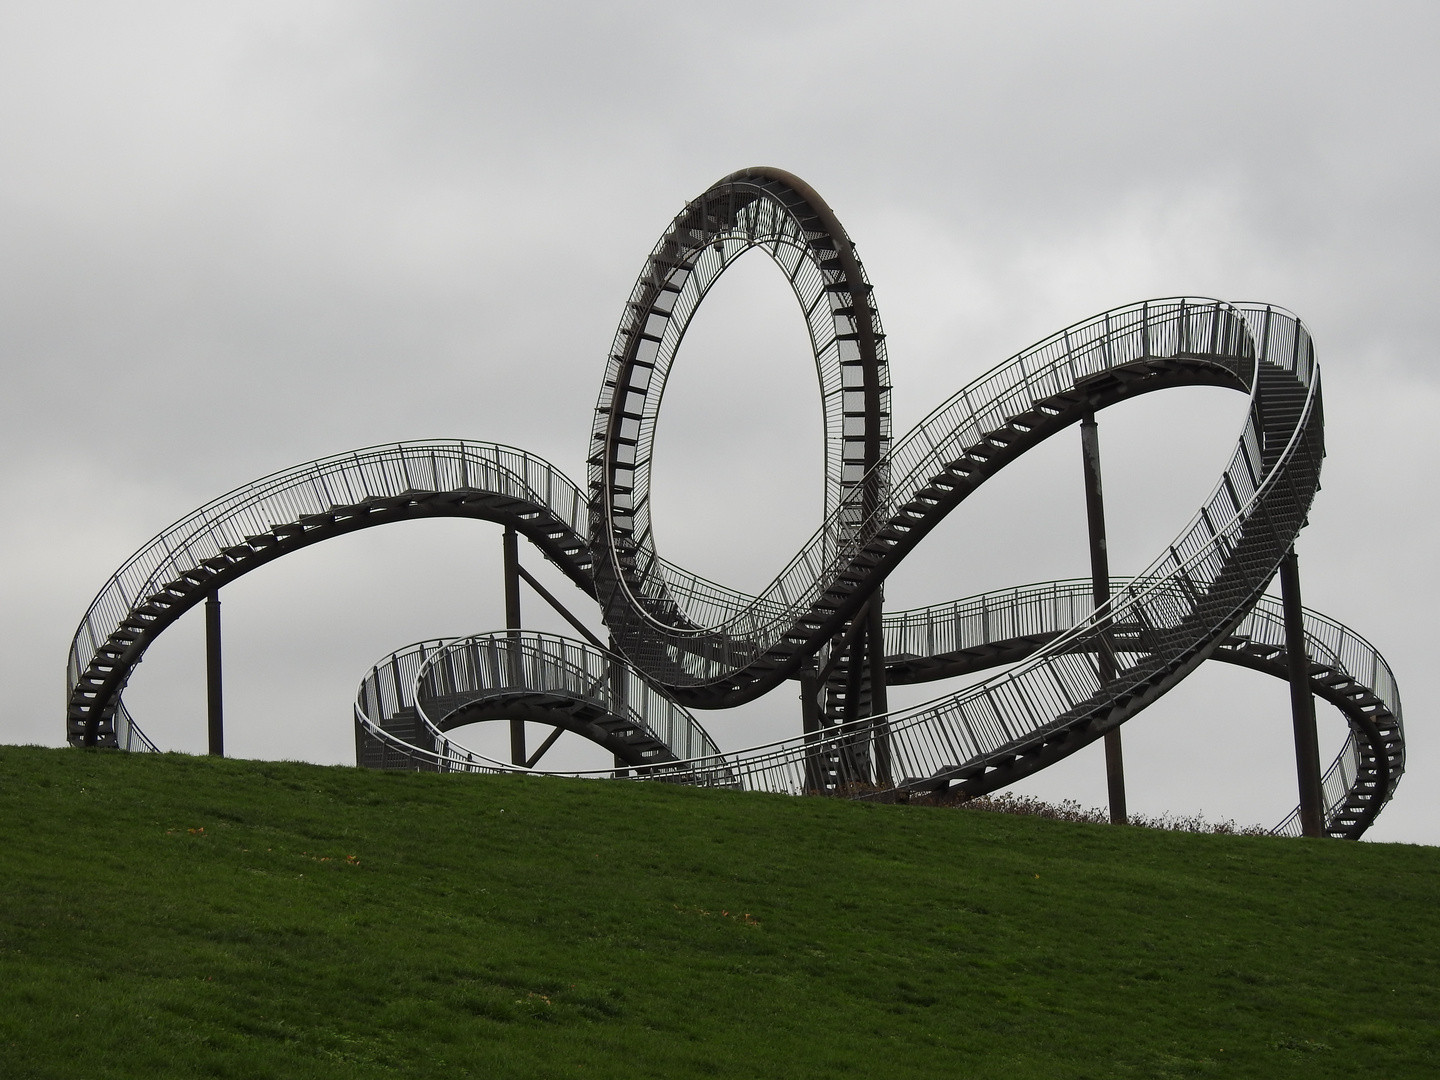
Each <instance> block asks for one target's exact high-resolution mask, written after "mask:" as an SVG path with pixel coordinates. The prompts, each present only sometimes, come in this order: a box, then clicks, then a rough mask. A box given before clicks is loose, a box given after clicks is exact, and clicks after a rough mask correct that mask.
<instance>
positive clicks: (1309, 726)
mask: <svg viewBox="0 0 1440 1080" xmlns="http://www.w3.org/2000/svg"><path fill="white" fill-rule="evenodd" d="M1280 600H1281V603H1282V604H1283V605H1284V609H1285V654H1286V659H1287V662H1288V664H1289V668H1290V719H1291V721H1292V722H1293V724H1294V727H1295V773H1296V779H1297V781H1298V782H1299V785H1300V831H1301V832H1302V833H1303V834H1304V835H1305V836H1324V835H1325V800H1324V796H1323V793H1322V792H1321V788H1320V739H1319V736H1318V735H1317V734H1316V731H1315V696H1314V695H1313V694H1312V693H1311V691H1310V650H1309V649H1308V648H1307V647H1306V645H1305V609H1304V608H1303V607H1302V606H1301V603H1300V559H1299V556H1297V555H1296V554H1295V549H1294V548H1293V547H1292V548H1291V549H1290V551H1289V552H1288V553H1287V554H1286V556H1285V559H1284V561H1283V562H1281V564H1280Z"/></svg>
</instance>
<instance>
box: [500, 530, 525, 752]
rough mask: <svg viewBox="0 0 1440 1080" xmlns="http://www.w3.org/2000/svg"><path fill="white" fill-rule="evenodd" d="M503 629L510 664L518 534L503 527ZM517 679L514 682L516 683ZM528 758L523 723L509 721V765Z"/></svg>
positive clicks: (515, 627)
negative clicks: (506, 638)
mask: <svg viewBox="0 0 1440 1080" xmlns="http://www.w3.org/2000/svg"><path fill="white" fill-rule="evenodd" d="M504 543H505V629H506V630H510V631H514V632H513V633H511V634H510V635H509V636H510V639H511V641H512V642H514V643H515V644H514V645H512V647H511V648H512V652H511V662H512V663H516V662H518V660H519V658H520V657H519V652H518V650H517V649H516V646H518V644H519V640H520V634H519V630H520V534H519V533H517V532H516V531H515V530H514V529H512V528H511V527H510V526H508V525H507V526H505V539H504ZM517 674H518V673H517ZM518 681H519V680H518V679H517V680H516V682H517V683H518ZM528 760H529V756H528V755H527V754H526V753H525V721H524V720H511V721H510V764H512V765H518V766H520V767H521V768H522V769H523V768H524V767H525V763H526V761H528Z"/></svg>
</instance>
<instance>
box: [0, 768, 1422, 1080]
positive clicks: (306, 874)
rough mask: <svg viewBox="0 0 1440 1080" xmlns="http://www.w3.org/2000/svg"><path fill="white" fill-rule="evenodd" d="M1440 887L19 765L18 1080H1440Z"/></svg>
mask: <svg viewBox="0 0 1440 1080" xmlns="http://www.w3.org/2000/svg"><path fill="white" fill-rule="evenodd" d="M1437 899H1440V850H1436V849H1430V848H1419V847H1406V846H1397V845H1371V844H1346V843H1340V842H1336V841H1295V840H1274V839H1269V838H1256V837H1230V836H1207V835H1190V834H1177V833H1162V832H1154V831H1149V830H1140V829H1120V828H1111V827H1107V826H1094V825H1070V824H1064V823H1058V822H1051V821H1042V820H1037V819H1030V818H1020V817H1012V816H1005V815H999V814H982V813H975V812H967V811H959V810H941V809H923V808H918V807H905V806H875V805H860V804H853V803H843V802H836V801H829V800H818V799H787V798H783V797H775V796H758V795H740V794H733V793H726V792H706V791H696V790H690V789H682V788H672V787H664V786H660V785H639V784H631V783H605V782H596V781H561V780H546V779H538V778H529V777H473V776H433V775H416V774H395V773H372V772H361V771H358V770H355V769H346V768H322V767H318V766H310V765H300V764H292V763H269V762H249V761H219V760H212V759H207V758H193V757H184V756H178V755H165V756H142V755H123V754H118V753H109V752H84V751H77V750H47V749H39V748H32V747H0V1075H3V1076H5V1077H7V1078H20V1077H47V1078H48V1077H75V1076H85V1077H131V1076H134V1077H142V1076H143V1077H156V1076H225V1077H245V1078H254V1077H266V1076H274V1077H311V1076H314V1077H346V1078H366V1077H379V1076H402V1077H431V1076H434V1077H447V1078H453V1077H456V1076H466V1075H473V1076H486V1077H506V1078H509V1077H562V1076H563V1077H570V1076H574V1077H627V1078H628V1077H688V1076H700V1077H706V1076H720V1077H747V1078H748V1077H786V1078H791V1077H794V1078H800V1077H840V1076H851V1075H853V1076H867V1077H872V1076H874V1077H887V1078H889V1077H926V1078H931V1080H933V1078H935V1077H970V1076H974V1077H1002V1076H1003V1077H1006V1078H1016V1077H1110V1076H1119V1077H1127V1076H1136V1077H1168V1076H1175V1077H1182V1076H1210V1075H1213V1076H1226V1077H1248V1076H1255V1077H1260V1076H1265V1077H1274V1076H1305V1077H1331V1076H1333V1077H1341V1076H1344V1077H1353V1076H1354V1075H1356V1074H1357V1072H1359V1071H1360V1070H1361V1069H1363V1070H1365V1071H1366V1072H1367V1073H1369V1074H1371V1075H1378V1076H1386V1077H1404V1076H1434V1075H1436V1074H1437V1072H1440V990H1437V986H1440V905H1437Z"/></svg>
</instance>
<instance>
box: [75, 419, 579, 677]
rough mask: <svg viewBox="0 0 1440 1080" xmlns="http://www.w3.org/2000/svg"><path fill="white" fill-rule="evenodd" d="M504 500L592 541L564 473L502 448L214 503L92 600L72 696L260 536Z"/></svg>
mask: <svg viewBox="0 0 1440 1080" xmlns="http://www.w3.org/2000/svg"><path fill="white" fill-rule="evenodd" d="M473 492H485V493H492V494H497V495H504V496H507V497H509V498H513V499H515V500H517V501H518V502H521V503H529V504H531V505H534V506H535V507H536V508H537V509H544V510H547V511H548V512H549V513H550V514H552V515H554V517H555V518H557V519H558V520H559V521H560V522H561V523H562V524H564V525H565V526H566V527H567V528H568V529H569V530H570V531H571V532H572V533H573V534H575V536H576V537H577V538H579V539H581V540H582V541H583V540H584V539H585V538H586V537H587V535H588V520H587V512H586V503H585V499H584V497H583V496H582V495H581V493H580V491H579V489H578V488H577V487H576V486H575V484H574V483H573V482H572V481H571V480H570V479H569V478H568V477H567V476H565V474H564V473H562V472H560V471H559V470H558V469H556V468H555V467H554V466H552V465H550V464H549V463H548V462H546V461H545V460H544V459H542V458H539V457H536V456H535V455H534V454H530V453H527V452H526V451H523V450H517V449H515V448H514V447H509V446H501V445H499V444H496V443H484V442H474V441H467V440H430V441H424V442H409V443H390V444H385V445H381V446H374V447H368V448H365V449H361V450H355V451H352V452H350V453H346V454H338V455H335V456H333V457H328V458H322V459H320V460H318V461H313V462H308V463H306V464H305V465H301V466H299V467H297V468H293V469H286V470H284V471H281V472H278V473H274V474H272V475H270V476H267V477H264V478H262V479H260V480H257V481H255V482H253V483H250V484H246V485H244V486H243V487H240V488H236V489H235V490H234V491H231V492H229V493H228V494H225V495H222V496H221V497H220V498H218V499H215V500H214V501H212V502H209V503H207V504H205V505H204V506H202V507H200V508H199V509H198V510H196V511H194V512H193V513H190V514H187V515H186V516H185V517H183V518H181V519H180V520H179V521H177V522H175V523H174V524H173V525H170V526H169V527H168V528H166V529H164V530H162V531H161V532H160V533H159V534H158V535H156V536H155V537H154V538H153V539H151V540H150V541H149V542H148V543H147V544H145V545H144V546H143V547H142V548H141V549H140V550H139V551H137V552H136V553H135V554H134V555H132V556H130V558H129V559H127V560H126V561H125V562H124V564H123V565H122V566H121V567H120V569H119V570H117V571H116V572H115V573H114V574H113V575H112V576H111V577H110V579H109V580H108V581H107V582H106V583H105V584H104V586H102V588H101V589H100V592H99V593H98V594H97V595H96V597H95V599H94V600H93V601H91V603H90V606H89V608H88V609H87V610H86V612H85V616H84V618H83V619H82V620H81V622H80V626H79V628H78V629H77V630H76V632H75V637H74V639H73V640H72V642H71V647H70V655H69V661H68V664H67V668H66V680H67V686H66V689H67V694H70V693H73V692H74V690H75V688H76V685H77V683H78V682H79V680H80V677H81V674H82V673H83V672H85V671H86V670H87V668H88V667H89V666H90V664H91V663H92V661H94V660H95V657H96V655H97V653H98V651H99V649H100V646H101V645H102V644H103V643H105V642H106V641H107V640H109V639H110V637H111V635H112V634H115V633H116V632H117V631H119V630H120V629H121V627H122V625H123V624H124V623H125V621H126V620H127V619H129V618H130V617H131V616H132V614H133V613H134V612H135V610H136V609H137V608H139V607H141V606H142V605H144V604H145V603H146V602H147V601H148V600H149V599H150V598H151V597H153V596H156V595H157V594H159V593H161V592H163V590H164V588H165V586H166V585H167V584H169V583H170V582H174V581H177V580H180V579H182V578H183V577H184V575H185V574H186V573H187V572H188V571H193V570H195V569H196V568H199V567H203V566H204V565H205V564H206V560H216V559H223V557H224V553H225V552H226V550H227V549H233V548H236V547H240V546H242V545H246V544H247V543H248V542H249V539H250V538H251V537H256V536H266V535H272V536H273V535H274V530H276V529H277V528H283V527H288V526H296V525H298V524H302V523H304V522H305V521H306V519H307V518H311V517H316V516H321V515H326V514H334V513H336V512H338V511H348V510H351V509H353V508H356V507H364V506H366V505H367V504H374V503H376V502H380V501H383V500H387V499H402V498H411V497H416V496H424V495H434V494H440V493H473Z"/></svg>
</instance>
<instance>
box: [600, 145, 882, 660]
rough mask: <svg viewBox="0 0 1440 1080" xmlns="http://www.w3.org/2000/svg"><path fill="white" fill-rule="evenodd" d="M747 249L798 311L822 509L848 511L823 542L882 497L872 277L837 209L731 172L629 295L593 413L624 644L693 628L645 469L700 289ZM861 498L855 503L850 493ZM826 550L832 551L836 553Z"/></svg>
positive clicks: (673, 231)
mask: <svg viewBox="0 0 1440 1080" xmlns="http://www.w3.org/2000/svg"><path fill="white" fill-rule="evenodd" d="M751 249H759V250H761V251H764V252H765V253H766V254H767V255H769V256H770V257H771V258H772V259H773V260H774V261H775V263H776V264H777V265H778V266H779V267H780V269H781V270H782V271H783V272H784V273H785V276H786V278H787V279H788V280H789V282H790V285H791V288H792V289H793V290H794V293H795V298H796V300H797V301H798V302H799V304H800V307H801V310H802V312H803V313H804V315H805V319H806V326H807V329H808V332H809V336H810V344H811V350H812V353H813V355H814V359H815V369H816V374H817V376H818V379H819V383H820V395H821V401H822V403H823V407H824V424H825V514H826V519H827V520H829V519H830V518H831V517H832V515H834V514H835V512H836V511H837V509H838V508H839V507H840V506H841V505H842V504H850V505H855V507H856V511H857V513H856V514H855V515H853V516H852V518H851V519H850V520H842V522H841V526H840V528H839V529H837V530H835V532H834V535H833V537H832V540H833V543H834V544H836V545H840V546H843V545H845V544H846V543H847V542H853V540H854V538H855V537H856V535H857V534H858V530H859V528H860V524H861V521H862V520H863V518H864V517H866V516H868V515H869V514H871V513H873V512H874V510H875V508H876V507H878V506H879V504H880V502H881V501H882V500H883V498H884V496H885V492H884V486H885V474H886V469H885V462H886V460H887V452H888V449H889V442H890V379H889V368H888V362H887V360H886V355H885V335H884V331H883V330H882V328H881V324H880V316H879V312H878V311H877V310H876V307H875V303H874V298H873V296H872V289H871V286H870V283H869V282H868V281H867V280H866V278H865V272H864V268H863V266H862V265H861V264H860V261H859V258H858V257H857V256H856V254H855V249H854V245H853V244H852V243H851V241H850V238H849V237H848V235H847V234H846V233H845V230H844V228H843V227H842V226H841V225H840V223H839V221H838V220H837V219H836V217H835V214H834V212H833V211H832V210H831V209H830V208H829V206H827V205H826V204H825V202H824V200H823V199H821V198H820V196H819V195H817V194H816V193H815V191H814V190H813V189H812V188H811V187H810V186H809V185H808V184H806V183H805V182H804V181H802V180H800V179H799V178H798V177H796V176H793V175H791V174H790V173H787V172H783V171H781V170H779V169H771V168H752V169H745V170H741V171H740V172H737V173H733V174H731V175H730V176H727V177H725V178H724V179H723V180H720V181H719V182H718V183H716V184H715V185H713V186H712V187H711V188H710V189H709V190H708V191H706V192H705V193H704V194H703V195H701V196H700V197H699V198H697V199H695V200H693V201H691V202H690V203H688V204H686V206H685V208H684V209H683V210H681V212H680V213H679V214H678V215H677V216H676V218H675V220H674V221H673V222H672V223H671V225H670V227H669V228H668V229H667V230H666V231H665V234H664V235H663V236H662V237H661V238H660V241H659V243H657V244H656V245H655V248H654V249H653V250H652V251H651V253H650V256H649V258H648V259H647V260H646V263H645V268H644V270H643V271H642V272H641V274H640V277H639V279H638V280H637V281H636V283H635V286H634V288H633V289H632V290H631V293H630V299H629V300H628V301H627V303H626V305H625V313H624V316H623V317H622V319H621V322H620V326H619V329H618V330H617V331H616V334H615V340H614V344H613V345H612V347H611V350H610V356H609V360H608V362H607V364H606V369H605V382H604V385H603V387H602V388H601V392H600V398H599V401H598V403H597V405H596V409H595V423H594V428H593V431H592V436H591V446H590V453H589V457H588V467H589V492H590V522H591V539H592V544H593V547H594V550H595V554H596V564H595V565H596V585H597V593H598V597H599V599H600V602H601V604H602V606H603V608H604V611H605V621H606V623H607V625H608V626H609V627H610V628H611V630H612V632H613V633H614V634H615V636H616V639H617V642H618V643H619V644H620V645H621V647H622V648H624V647H626V646H627V645H633V644H634V643H636V642H637V641H638V640H639V639H640V638H641V637H642V636H643V635H644V633H645V630H646V627H647V625H648V626H651V627H663V628H665V629H666V630H668V631H672V632H673V631H676V630H679V631H682V632H683V631H685V630H694V631H697V632H703V630H704V629H705V620H704V616H703V614H702V613H701V612H699V611H697V610H696V609H695V608H694V607H691V606H687V604H686V603H685V597H686V596H687V595H693V594H694V591H695V590H694V589H693V587H691V583H690V582H688V581H687V582H686V583H685V586H686V587H684V588H681V589H679V590H677V589H674V588H672V587H671V585H672V584H674V582H673V580H672V579H673V576H674V575H675V574H676V573H678V571H676V570H675V568H673V567H670V566H669V565H668V564H666V563H664V562H663V561H662V560H660V558H659V556H658V553H657V551H656V549H655V540H654V533H653V530H652V521H651V506H650V462H651V454H652V451H653V447H654V437H655V423H656V419H657V417H658V415H659V411H660V402H661V399H662V396H663V394H664V389H665V383H666V380H667V378H668V376H669V373H670V368H671V366H672V365H673V363H674V361H675V356H676V353H677V352H678V350H679V348H680V344H681V342H682V340H683V339H684V336H685V332H686V330H687V329H688V328H689V325H690V321H691V319H693V318H694V315H695V312H696V310H697V309H698V308H699V306H700V303H701V302H702V301H703V300H704V298H705V295H706V294H707V293H708V292H709V290H710V288H711V287H712V286H713V285H714V284H715V282H716V281H717V280H718V279H719V278H720V275H721V274H723V273H724V272H725V271H726V270H727V269H728V268H729V267H730V266H731V265H733V264H734V262H735V260H736V259H738V258H739V257H740V256H741V255H743V254H745V253H746V252H748V251H750V250H751ZM857 488H858V489H861V490H862V491H863V492H864V499H863V504H864V505H863V506H862V505H861V502H862V500H858V499H856V498H855V492H856V489H857ZM832 554H833V553H832Z"/></svg>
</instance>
